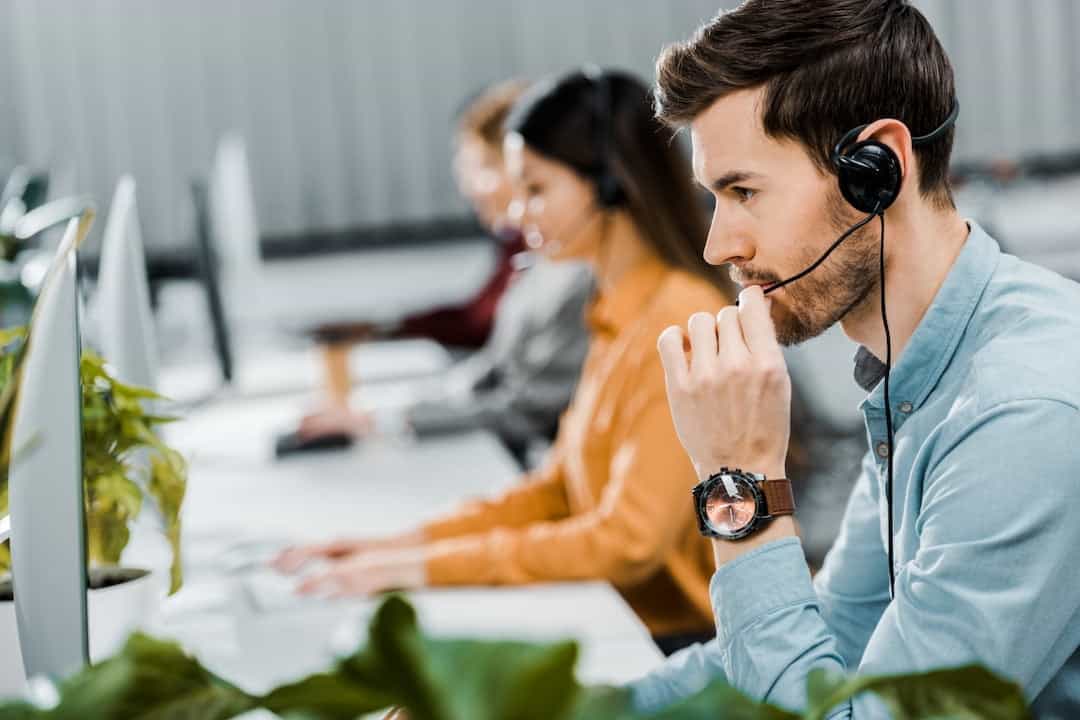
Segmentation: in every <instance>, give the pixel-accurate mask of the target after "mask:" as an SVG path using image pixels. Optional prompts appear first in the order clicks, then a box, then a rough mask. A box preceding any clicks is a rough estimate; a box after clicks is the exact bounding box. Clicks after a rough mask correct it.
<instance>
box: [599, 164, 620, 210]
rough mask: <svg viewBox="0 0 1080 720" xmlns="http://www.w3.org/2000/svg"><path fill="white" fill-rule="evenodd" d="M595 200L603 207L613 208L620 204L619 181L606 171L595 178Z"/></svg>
mask: <svg viewBox="0 0 1080 720" xmlns="http://www.w3.org/2000/svg"><path fill="white" fill-rule="evenodd" d="M596 200H597V202H598V203H599V205H600V207H603V208H615V207H618V206H619V205H621V204H622V191H621V190H620V188H619V182H618V181H617V180H616V179H615V178H614V177H613V176H612V175H611V174H610V173H608V172H603V173H601V174H600V175H599V176H597V178H596Z"/></svg>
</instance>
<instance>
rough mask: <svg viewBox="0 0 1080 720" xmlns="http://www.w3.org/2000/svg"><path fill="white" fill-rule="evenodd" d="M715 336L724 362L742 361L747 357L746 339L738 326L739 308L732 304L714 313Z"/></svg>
mask: <svg viewBox="0 0 1080 720" xmlns="http://www.w3.org/2000/svg"><path fill="white" fill-rule="evenodd" d="M716 337H717V341H718V343H719V346H720V347H719V355H720V357H721V358H723V359H724V361H725V363H724V364H728V365H730V364H731V363H743V362H745V361H746V360H747V359H748V358H747V356H748V354H749V353H748V351H747V349H746V341H745V340H744V339H743V334H742V328H741V327H739V309H738V308H736V307H735V306H734V305H729V306H728V307H726V308H724V309H723V310H721V311H720V312H719V313H717V315H716Z"/></svg>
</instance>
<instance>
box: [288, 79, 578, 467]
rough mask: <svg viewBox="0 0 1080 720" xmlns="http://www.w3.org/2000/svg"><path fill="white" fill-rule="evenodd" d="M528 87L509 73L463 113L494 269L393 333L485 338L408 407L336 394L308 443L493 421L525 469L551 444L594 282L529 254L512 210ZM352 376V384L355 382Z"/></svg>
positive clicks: (466, 170)
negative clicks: (471, 289)
mask: <svg viewBox="0 0 1080 720" xmlns="http://www.w3.org/2000/svg"><path fill="white" fill-rule="evenodd" d="M524 89H525V85H524V84H523V83H521V82H519V81H508V82H504V83H501V84H498V85H495V86H493V87H492V88H490V89H488V90H486V91H484V92H482V93H481V94H480V95H478V96H477V97H476V98H475V99H473V100H472V101H471V102H470V103H469V104H468V105H467V107H466V108H465V110H464V111H463V112H462V114H461V119H460V123H459V127H458V131H457V137H456V151H455V155H454V177H455V179H456V181H457V185H458V187H459V189H460V190H461V193H462V194H463V195H464V196H465V197H466V198H467V199H468V201H469V203H470V204H471V205H472V207H473V209H474V210H475V212H476V215H477V217H478V219H479V220H480V222H481V223H482V224H483V226H484V227H485V228H487V229H488V230H489V232H490V233H491V235H492V236H493V237H495V238H496V240H497V242H498V259H497V261H496V269H495V273H494V274H493V275H492V277H491V279H490V280H489V281H488V283H487V284H486V285H485V286H484V287H483V288H481V289H480V290H479V291H478V292H477V294H476V295H475V296H474V297H473V298H472V299H471V300H469V301H468V302H466V303H464V304H463V305H460V306H454V307H445V308H440V309H437V310H434V311H432V312H429V313H425V314H422V315H415V316H412V317H409V318H406V319H405V320H404V321H402V322H401V324H400V326H399V327H398V328H396V329H395V330H394V332H393V333H392V334H391V336H393V337H426V338H430V339H433V340H436V341H438V342H440V343H443V344H444V345H449V346H456V347H473V346H476V345H478V344H481V343H482V347H481V348H480V350H479V352H477V353H475V354H473V355H472V356H470V357H468V358H467V359H465V360H464V361H462V362H460V363H458V364H457V365H456V366H455V367H453V368H452V369H451V370H450V371H449V372H448V373H444V374H442V375H441V376H440V377H439V378H437V379H435V380H433V381H432V382H429V383H423V384H418V386H417V388H416V395H417V396H419V397H420V398H423V399H422V400H419V401H417V402H415V403H412V404H410V405H409V406H407V407H406V408H385V409H382V410H378V411H367V410H363V409H358V408H351V407H349V405H348V402H347V397H346V398H340V399H339V400H337V401H334V400H331V402H330V404H329V405H328V406H327V407H326V408H324V409H321V410H320V411H318V412H316V413H314V414H311V415H308V416H307V417H305V418H304V419H303V420H302V421H301V423H300V428H299V431H298V433H297V434H296V435H297V437H298V440H299V442H300V443H303V442H305V441H306V442H310V443H311V444H313V445H315V446H318V444H319V441H320V440H321V439H324V438H327V437H335V436H336V437H345V438H355V437H363V436H366V435H368V434H370V433H372V432H377V431H380V429H382V430H392V429H394V428H401V427H402V426H404V427H407V428H409V429H410V430H411V431H413V432H415V433H416V434H417V435H420V436H424V435H431V434H437V433H444V432H456V431H461V430H466V429H472V428H487V429H489V430H492V431H494V432H495V433H496V434H497V435H498V436H499V438H500V440H502V441H503V443H504V445H506V447H507V448H508V449H509V450H510V452H511V453H512V454H513V455H514V457H515V458H516V459H517V460H518V461H519V462H520V463H521V464H522V465H523V466H531V465H535V464H536V458H537V457H539V456H540V455H542V454H543V451H544V450H545V449H546V448H547V447H548V446H549V444H550V442H551V440H552V439H553V438H554V435H555V431H556V428H557V425H558V419H559V415H560V414H561V413H562V412H563V411H564V410H565V409H566V406H567V404H568V403H569V402H570V398H571V396H572V395H573V391H574V386H575V385H576V383H577V379H578V376H579V375H580V373H581V365H582V362H583V361H584V359H585V351H586V348H587V345H588V338H587V334H586V331H585V325H584V320H583V317H584V308H585V304H586V302H587V301H588V299H589V297H590V296H591V294H592V287H593V285H592V278H591V275H590V273H589V271H588V268H587V266H585V265H584V264H582V263H558V264H556V263H551V262H548V261H544V260H542V259H537V258H536V257H534V254H533V253H525V252H523V251H524V250H525V245H524V241H523V239H522V235H521V232H520V230H519V229H518V226H517V222H516V221H515V219H513V218H511V217H510V216H509V214H508V210H509V206H510V201H511V199H512V198H511V189H510V182H509V178H508V176H507V173H506V169H505V165H504V162H503V126H504V123H505V121H506V116H507V114H508V113H509V111H510V108H511V107H512V105H513V103H514V101H515V100H517V99H518V98H519V97H520V96H521V94H522V92H523V91H524ZM346 330H347V328H330V329H328V330H327V332H328V333H329V334H331V335H332V334H333V333H334V332H342V331H346ZM489 330H490V334H489ZM331 339H333V338H331ZM340 364H341V365H342V366H343V367H344V368H347V362H341V363H340ZM344 384H345V387H346V389H347V387H348V381H347V379H346V381H345V383H344Z"/></svg>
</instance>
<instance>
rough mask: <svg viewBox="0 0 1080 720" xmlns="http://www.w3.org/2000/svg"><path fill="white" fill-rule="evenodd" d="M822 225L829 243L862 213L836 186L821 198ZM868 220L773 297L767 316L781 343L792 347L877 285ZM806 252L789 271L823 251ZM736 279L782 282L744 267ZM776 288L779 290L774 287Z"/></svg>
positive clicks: (834, 319) (873, 238) (875, 250)
mask: <svg viewBox="0 0 1080 720" xmlns="http://www.w3.org/2000/svg"><path fill="white" fill-rule="evenodd" d="M824 215H825V218H826V219H825V225H826V226H827V229H826V230H825V231H823V232H822V233H821V234H829V233H831V234H832V235H833V237H830V238H829V244H830V245H831V244H832V243H833V242H834V241H835V239H836V238H838V237H839V236H840V235H842V234H843V233H845V232H847V230H848V229H850V228H851V227H852V226H853V225H855V224H856V223H858V222H859V220H861V219H862V218H863V217H864V216H862V215H859V214H857V213H856V212H855V211H854V210H853V209H852V208H851V207H850V206H849V205H848V204H847V202H846V201H845V200H844V199H843V197H841V195H840V193H839V192H838V191H836V190H831V191H830V192H829V196H828V198H827V199H826V201H825V208H824ZM876 230H877V228H875V227H874V223H869V224H868V225H866V226H864V227H862V228H860V229H859V230H857V231H855V232H854V233H853V234H852V235H851V237H849V238H847V239H846V240H845V241H844V242H843V243H841V244H840V246H839V247H838V248H836V250H834V251H833V253H832V254H831V255H830V256H829V257H828V259H826V260H825V262H823V263H822V264H821V265H820V266H819V267H818V268H817V269H816V270H814V271H813V272H811V273H810V274H809V275H806V276H805V277H803V278H801V279H799V280H796V281H795V282H793V283H791V284H790V285H785V286H784V287H783V290H782V292H783V297H782V298H781V297H777V296H773V304H772V318H773V324H774V325H775V326H776V339H777V341H778V342H779V343H780V344H781V345H797V344H799V343H801V342H804V341H806V340H809V339H810V338H813V337H817V336H818V335H820V334H821V333H823V332H825V331H826V330H828V329H829V328H830V327H832V326H833V325H835V324H836V323H838V322H840V321H841V320H843V319H844V317H845V316H846V315H847V314H848V313H849V312H850V311H851V310H852V309H853V308H855V307H857V306H859V305H860V304H861V303H862V302H863V301H864V300H866V298H867V297H868V296H869V295H870V293H871V292H873V290H874V289H875V288H876V287H877V286H878V283H879V277H878V276H879V265H878V263H879V258H878V236H877V232H875V231H876ZM825 247H828V246H827V245H826V246H824V247H821V248H820V249H814V250H807V251H806V252H805V253H803V254H802V255H801V256H800V257H799V258H798V262H796V263H793V266H794V267H795V268H796V269H795V270H794V271H793V272H792V273H791V274H792V275H794V274H795V273H796V272H799V271H800V270H801V269H802V268H806V267H809V266H810V265H812V264H813V263H814V262H815V261H816V260H817V259H818V258H819V257H820V256H821V254H822V253H823V252H824V251H825ZM739 275H740V279H741V280H743V281H744V282H745V281H749V280H752V281H753V282H754V283H760V284H763V285H765V286H768V285H773V284H776V283H779V282H781V281H783V280H784V279H786V278H781V277H779V276H777V275H775V274H774V273H771V272H768V271H757V270H749V269H746V271H744V272H740V273H739ZM778 292H779V291H778Z"/></svg>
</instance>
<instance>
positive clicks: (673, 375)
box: [656, 325, 690, 388]
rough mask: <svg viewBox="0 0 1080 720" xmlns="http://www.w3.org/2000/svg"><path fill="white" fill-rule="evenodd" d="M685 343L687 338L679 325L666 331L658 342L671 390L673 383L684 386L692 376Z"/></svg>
mask: <svg viewBox="0 0 1080 720" xmlns="http://www.w3.org/2000/svg"><path fill="white" fill-rule="evenodd" d="M685 343H686V336H685V334H684V333H683V329H682V328H681V327H679V326H678V325H672V326H671V327H669V328H667V329H666V330H664V332H662V333H660V337H659V338H658V339H657V341H656V349H657V350H658V351H659V352H660V362H661V363H662V364H663V366H664V375H665V376H666V377H667V381H668V387H669V388H670V387H671V384H672V383H673V382H674V383H677V384H679V385H682V384H684V383H685V382H686V379H687V377H688V376H689V374H690V369H689V367H688V366H687V363H686V350H684V348H685V346H686V345H685Z"/></svg>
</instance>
